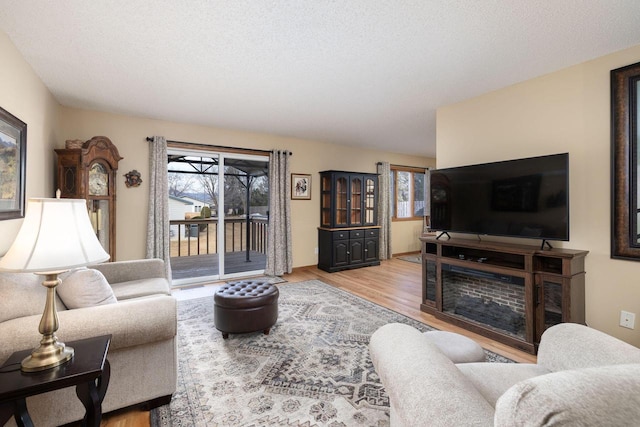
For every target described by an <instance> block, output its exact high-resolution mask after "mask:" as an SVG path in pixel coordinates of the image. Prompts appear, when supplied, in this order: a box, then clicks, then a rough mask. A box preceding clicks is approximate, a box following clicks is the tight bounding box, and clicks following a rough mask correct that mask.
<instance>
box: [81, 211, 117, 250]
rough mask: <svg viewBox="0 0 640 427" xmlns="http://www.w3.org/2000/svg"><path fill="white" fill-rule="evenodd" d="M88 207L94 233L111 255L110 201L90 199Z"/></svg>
mask: <svg viewBox="0 0 640 427" xmlns="http://www.w3.org/2000/svg"><path fill="white" fill-rule="evenodd" d="M87 205H88V210H89V219H90V220H91V226H92V227H93V231H94V232H95V233H96V237H97V238H98V240H99V241H100V244H101V245H102V247H103V248H104V250H105V251H106V252H107V253H108V254H109V255H111V241H110V240H109V239H110V237H111V236H110V233H109V230H110V229H111V227H110V224H111V218H110V215H109V213H110V212H109V200H97V199H89V201H88V202H87ZM112 261H113V259H112Z"/></svg>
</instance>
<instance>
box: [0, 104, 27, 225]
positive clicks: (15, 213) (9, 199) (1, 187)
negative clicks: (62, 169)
mask: <svg viewBox="0 0 640 427" xmlns="http://www.w3.org/2000/svg"><path fill="white" fill-rule="evenodd" d="M26 168H27V124H26V123H24V122H23V121H22V120H20V119H18V118H17V117H15V116H14V115H13V114H11V113H9V112H8V111H6V110H5V109H3V108H0V220H5V219H15V218H23V217H24V198H25V176H26V172H25V171H26Z"/></svg>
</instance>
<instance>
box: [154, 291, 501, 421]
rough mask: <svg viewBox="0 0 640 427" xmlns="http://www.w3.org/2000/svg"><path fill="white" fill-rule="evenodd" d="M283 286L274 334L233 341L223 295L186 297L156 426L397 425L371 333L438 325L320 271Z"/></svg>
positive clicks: (238, 337)
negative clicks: (224, 320) (225, 327)
mask: <svg viewBox="0 0 640 427" xmlns="http://www.w3.org/2000/svg"><path fill="white" fill-rule="evenodd" d="M278 288H279V290H280V299H279V316H278V322H277V323H276V325H275V326H274V327H273V328H272V329H271V334H270V335H263V334H262V333H252V334H242V335H231V336H230V337H229V339H227V340H223V339H222V335H221V333H220V332H219V331H217V330H216V329H215V327H214V325H213V297H208V298H199V299H194V300H186V301H180V302H179V304H178V361H179V362H178V388H177V391H176V393H175V394H174V396H173V399H172V401H171V404H170V405H166V406H163V407H160V408H157V409H155V410H153V411H152V412H151V425H152V426H154V427H156V426H158V427H165V426H180V427H182V426H185V427H186V426H255V427H257V426H305V427H311V426H331V427H339V426H354V425H358V426H376V427H383V426H388V425H389V412H388V410H389V400H388V397H387V394H386V392H385V390H384V389H383V387H382V385H381V384H380V382H379V380H378V376H377V375H376V373H375V371H374V369H373V366H372V363H371V359H370V357H369V351H368V347H367V346H368V343H369V337H370V336H371V334H372V333H373V332H374V331H375V330H376V329H378V328H379V327H380V326H382V325H384V324H386V323H392V322H399V323H405V324H409V325H411V326H414V327H416V328H418V329H420V330H422V331H427V330H431V329H432V328H430V327H428V326H426V325H424V324H422V323H420V322H418V321H415V320H413V319H410V318H408V317H405V316H403V315H401V314H398V313H396V312H394V311H391V310H388V309H386V308H384V307H381V306H379V305H376V304H373V303H371V302H369V301H366V300H364V299H362V298H359V297H356V296H354V295H351V294H349V293H347V292H344V291H341V290H339V289H337V288H334V287H332V286H329V285H327V284H325V283H323V282H321V281H319V280H311V281H307V282H301V283H289V284H284V285H280V286H278ZM487 355H488V356H489V358H490V359H492V360H496V361H508V360H507V359H505V358H503V357H502V356H498V355H496V354H494V353H491V352H487Z"/></svg>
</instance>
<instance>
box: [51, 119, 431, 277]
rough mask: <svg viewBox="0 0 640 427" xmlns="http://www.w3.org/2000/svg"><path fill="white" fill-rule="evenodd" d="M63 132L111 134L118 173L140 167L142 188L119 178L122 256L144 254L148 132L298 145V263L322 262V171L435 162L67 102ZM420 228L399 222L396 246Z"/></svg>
mask: <svg viewBox="0 0 640 427" xmlns="http://www.w3.org/2000/svg"><path fill="white" fill-rule="evenodd" d="M60 135H61V137H60V139H59V141H58V142H57V145H58V147H63V146H64V141H65V140H66V139H83V140H86V139H89V138H91V137H93V136H96V135H104V136H107V137H108V138H110V139H111V140H112V141H113V143H114V144H115V145H116V146H117V147H118V150H119V151H120V155H121V156H122V157H124V159H123V160H122V161H121V162H120V164H119V170H118V174H119V175H122V174H124V173H126V172H128V171H130V170H132V169H137V170H138V171H139V172H141V174H142V180H143V183H142V185H141V186H140V187H137V188H126V186H125V185H124V178H122V179H120V180H118V182H117V198H118V201H117V230H116V233H117V248H116V254H117V259H119V260H124V259H135V258H140V257H144V251H145V233H146V215H147V204H148V203H147V193H148V186H147V185H148V177H149V160H148V150H149V144H148V143H147V142H146V140H145V138H146V137H147V136H152V135H163V136H165V137H166V138H167V139H170V140H176V141H188V142H197V143H201V144H210V145H223V146H230V147H245V148H255V149H262V150H271V149H274V148H278V149H287V150H291V151H293V153H294V154H293V157H292V160H291V172H293V173H310V174H311V175H312V186H311V200H310V201H309V200H293V201H291V204H292V212H293V214H292V224H291V225H292V234H293V256H294V266H295V267H299V266H306V265H313V264H317V255H316V254H315V248H316V246H317V227H318V225H319V223H320V207H319V188H318V183H319V179H320V178H319V175H318V172H319V171H322V170H327V169H337V170H350V171H358V172H375V171H376V163H377V162H378V161H382V160H385V161H389V162H391V163H395V164H402V165H415V166H425V167H429V166H433V165H434V164H435V161H434V159H428V158H419V157H416V156H407V155H399V154H392V153H387V152H381V151H373V150H363V149H359V148H352V147H346V146H341V145H334V144H328V143H322V142H317V141H305V140H301V139H294V138H285V137H278V136H272V135H267V134H259V133H250V132H241V131H233V130H224V129H216V128H211V127H204V126H196V125H189V124H181V123H173V122H167V121H159V120H151V119H144V118H137V117H131V116H123V115H117V114H109V113H101V112H94V111H86V110H78V109H72V108H65V107H63V108H61V131H60ZM421 229H422V223H421V222H419V221H413V222H403V223H394V225H393V229H392V233H393V245H392V249H393V252H394V253H404V252H411V251H417V250H419V249H420V245H419V241H418V236H419V235H420V231H421Z"/></svg>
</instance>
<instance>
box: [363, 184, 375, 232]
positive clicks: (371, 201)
mask: <svg viewBox="0 0 640 427" xmlns="http://www.w3.org/2000/svg"><path fill="white" fill-rule="evenodd" d="M364 188H365V196H364V197H365V199H364V222H365V224H375V223H376V212H375V208H376V184H375V182H374V181H373V179H372V178H367V179H366V180H365V182H364Z"/></svg>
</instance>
